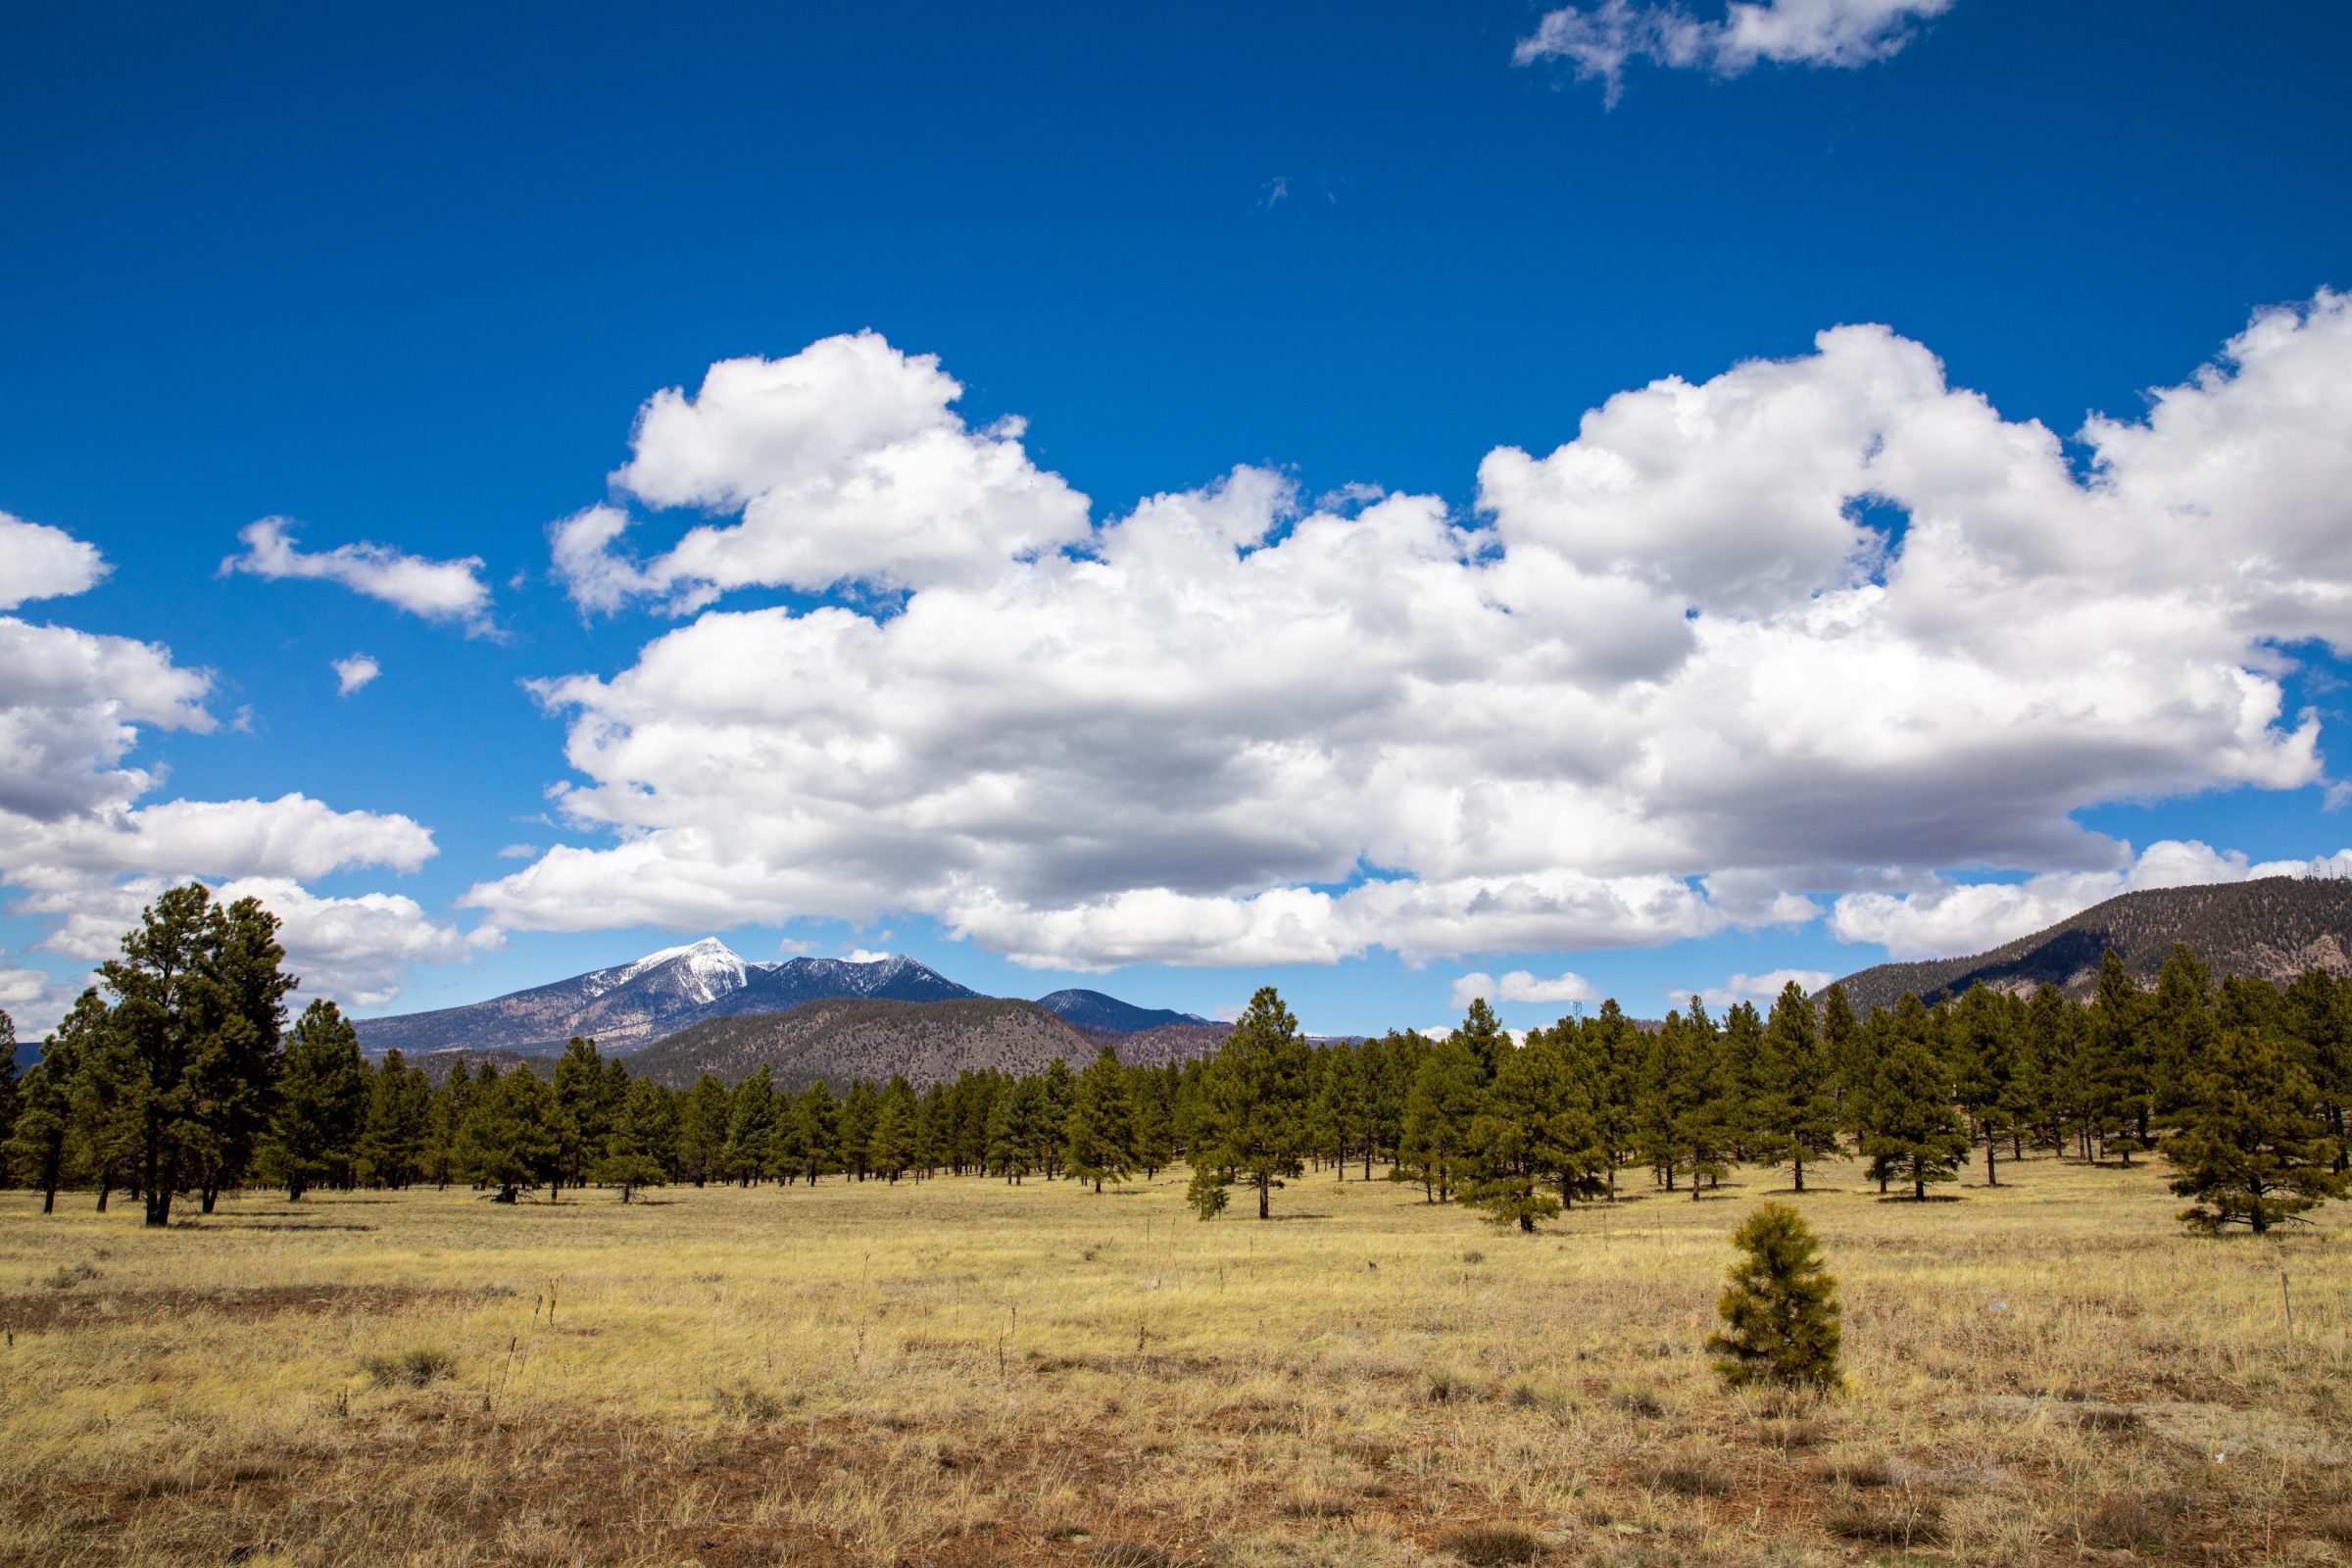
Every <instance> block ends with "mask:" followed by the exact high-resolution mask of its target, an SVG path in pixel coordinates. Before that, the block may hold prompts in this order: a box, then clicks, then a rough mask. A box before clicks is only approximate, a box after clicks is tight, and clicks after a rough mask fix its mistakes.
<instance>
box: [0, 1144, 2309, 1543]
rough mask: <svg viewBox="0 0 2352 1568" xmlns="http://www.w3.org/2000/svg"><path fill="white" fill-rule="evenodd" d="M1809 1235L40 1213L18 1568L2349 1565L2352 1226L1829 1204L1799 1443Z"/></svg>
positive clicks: (18, 1292) (842, 1214) (435, 1200)
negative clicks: (2248, 1229)
mask: <svg viewBox="0 0 2352 1568" xmlns="http://www.w3.org/2000/svg"><path fill="white" fill-rule="evenodd" d="M1780 1185H1781V1182H1780V1181H1779V1179H1778V1178H1776V1177H1775V1176H1773V1175H1771V1174H1769V1173H1760V1172H1747V1173H1744V1174H1743V1177H1742V1180H1741V1183H1740V1184H1738V1185H1734V1186H1731V1187H1728V1188H1727V1189H1726V1190H1725V1192H1724V1193H1723V1194H1722V1195H1721V1196H1719V1197H1712V1198H1710V1199H1709V1200H1708V1201H1703V1202H1692V1201H1690V1199H1689V1198H1688V1197H1687V1196H1676V1197H1671V1198H1669V1197H1666V1196H1663V1195H1660V1196H1654V1197H1653V1196H1644V1197H1642V1199H1641V1200H1640V1201H1626V1202H1621V1203H1619V1204H1617V1205H1615V1207H1614V1208H1611V1209H1601V1208H1593V1209H1584V1210H1580V1211H1579V1212H1577V1213H1576V1214H1575V1215H1573V1216H1572V1217H1570V1218H1568V1219H1566V1220H1564V1221H1562V1222H1560V1223H1559V1224H1557V1225H1555V1226H1554V1227H1552V1228H1551V1229H1549V1230H1548V1231H1547V1232H1546V1233H1545V1234H1544V1235H1541V1236H1538V1237H1533V1238H1527V1237H1520V1236H1515V1235H1498V1234H1495V1233H1494V1232H1493V1231H1491V1230H1489V1229H1488V1228H1487V1227H1485V1226H1483V1225H1481V1224H1478V1223H1477V1222H1476V1221H1475V1220H1474V1218H1473V1217H1472V1216H1470V1215H1468V1214H1465V1213H1463V1212H1461V1211H1459V1210H1455V1209H1450V1208H1437V1207H1431V1206H1427V1205H1425V1204H1423V1203H1422V1202H1421V1201H1420V1195H1419V1193H1418V1192H1417V1191H1416V1190H1413V1189H1407V1188H1401V1187H1396V1186H1391V1185H1388V1184H1386V1183H1378V1182H1375V1183H1372V1184H1369V1185H1366V1184H1361V1183H1357V1182H1352V1181H1350V1182H1348V1183H1346V1184H1344V1185H1343V1184H1339V1183H1335V1182H1334V1181H1333V1180H1332V1179H1331V1177H1330V1175H1329V1173H1328V1172H1326V1173H1324V1174H1323V1175H1321V1176H1310V1177H1307V1178H1304V1179H1302V1180H1299V1181H1296V1182H1293V1183H1292V1184H1291V1185H1290V1186H1289V1188H1288V1189H1287V1190H1286V1191H1284V1192H1282V1193H1281V1194H1279V1195H1277V1203H1276V1212H1277V1214H1278V1216H1279V1217H1278V1219H1277V1220H1276V1221H1275V1222H1272V1223H1264V1224H1261V1223H1258V1222H1256V1221H1255V1220H1252V1219H1249V1218H1244V1217H1228V1218H1225V1219H1221V1220H1218V1221H1216V1222H1214V1223H1211V1224H1205V1225H1204V1224H1201V1223H1199V1222H1197V1221H1195V1220H1193V1219H1192V1218H1191V1217H1190V1215H1189V1214H1188V1213H1187V1211H1186V1210H1185V1209H1184V1207H1183V1204H1182V1188H1183V1182H1182V1177H1181V1176H1177V1177H1174V1178H1170V1177H1166V1176H1163V1177H1162V1178H1161V1179H1160V1180H1159V1181H1157V1182H1154V1183H1152V1184H1150V1185H1149V1186H1146V1187H1141V1188H1137V1189H1131V1190H1128V1191H1125V1192H1120V1193H1116V1194H1112V1195H1106V1196H1103V1197H1100V1198H1098V1197H1096V1196H1094V1195H1092V1194H1091V1193H1087V1192H1083V1191H1080V1190H1078V1189H1076V1188H1074V1187H1072V1186H1069V1185H1067V1184H1049V1183H1031V1184H1029V1185H1027V1186H1024V1187H1020V1188H1010V1187H1006V1186H1005V1185H1003V1184H1002V1183H998V1182H994V1181H988V1180H980V1179H966V1180H943V1181H937V1182H932V1183H926V1184H923V1185H920V1186H917V1185H914V1184H905V1185H901V1186H898V1187H889V1186H879V1185H871V1184H869V1185H866V1186H862V1187H859V1186H854V1185H849V1184H845V1183H842V1182H840V1181H838V1180H834V1181H828V1182H826V1183H825V1184H823V1185H822V1186H820V1187H818V1188H817V1189H816V1190H814V1191H813V1192H812V1191H809V1190H808V1189H806V1188H793V1189H789V1190H779V1189H776V1188H774V1187H763V1188H760V1189H757V1190H754V1191H748V1192H747V1191H741V1190H736V1189H715V1188H714V1189H710V1190H705V1191H696V1190H693V1189H682V1190H677V1191H672V1192H665V1193H659V1194H655V1195H652V1196H653V1200H654V1201H646V1202H641V1203H634V1204H631V1205H629V1206H627V1207H625V1208H624V1207H622V1206H621V1205H619V1204H618V1203H617V1202H615V1201H613V1195H611V1194H606V1193H595V1192H591V1193H588V1194H585V1195H580V1196H578V1197H567V1198H566V1199H565V1201H564V1202H562V1203H561V1204H558V1205H553V1206H550V1205H548V1204H545V1203H538V1204H530V1203H526V1204H524V1205H521V1206H519V1207H515V1208H502V1207H498V1206H495V1205H492V1204H489V1203H486V1202H483V1201H479V1200H478V1199H477V1198H476V1197H475V1196H474V1195H472V1194H468V1193H461V1192H450V1193H438V1194H437V1193H433V1192H429V1191H427V1192H417V1193H410V1194H355V1195H351V1196H336V1195H321V1196H319V1197H316V1198H312V1199H307V1200H305V1201H303V1202H301V1203H300V1204H288V1203H286V1202H285V1201H282V1199H277V1198H273V1197H272V1196H270V1195H268V1194H253V1195H248V1196H246V1197H244V1198H242V1199H240V1200H234V1201H224V1202H223V1205H222V1209H221V1213H219V1214H218V1215H215V1216H211V1217H209V1218H203V1219H192V1220H191V1221H190V1222H188V1223H186V1224H183V1225H175V1226H174V1227H172V1229H171V1230H169V1231H168V1232H163V1233H157V1234H149V1233H145V1232H143V1231H142V1230H141V1229H140V1228H139V1226H138V1224H137V1220H136V1215H135V1205H132V1204H129V1203H118V1205H117V1207H116V1211H115V1212H114V1213H112V1214H109V1215H97V1214H94V1213H92V1212H90V1211H89V1199H88V1197H87V1196H86V1195H84V1196H78V1197H73V1198H70V1199H68V1200H65V1201H64V1203H63V1207H62V1210H61V1212H60V1213H59V1214H58V1215H56V1216H54V1217H49V1218H44V1217H42V1216H41V1215H40V1214H39V1213H38V1212H37V1206H38V1204H37V1199H34V1198H30V1197H28V1196H27V1195H25V1194H22V1193H7V1194H0V1327H4V1328H5V1331H6V1337H7V1345H6V1348H5V1349H0V1367H4V1368H5V1377H4V1378H0V1389H4V1393H0V1445H4V1447H5V1453H6V1456H7V1462H6V1464H5V1466H0V1562H5V1563H8V1564H18V1563H24V1564H34V1563H38V1564H76V1563H87V1564H151V1563H153V1564H160V1563H173V1564H179V1563H223V1562H243V1563H248V1564H252V1565H255V1568H261V1565H264V1564H271V1563H279V1562H285V1563H301V1564H315V1565H329V1564H357V1563H417V1564H426V1563H431V1564H465V1563H485V1564H486V1563H530V1564H548V1565H558V1564H607V1563H612V1564H623V1563H644V1564H655V1563H662V1564H670V1563H688V1562H699V1563H702V1564H705V1565H708V1568H721V1565H734V1564H755V1563H757V1564H768V1563H809V1564H815V1563H845V1564H847V1563H855V1564H871V1565H892V1564H898V1563H910V1564H930V1563H941V1564H973V1565H977V1564H993V1563H1039V1564H1042V1563H1069V1564H1106V1565H1128V1568H1146V1565H1159V1564H1165V1565H1177V1564H1192V1563H1201V1564H1223V1565H1232V1568H1248V1565H1255V1564H1264V1565H1275V1564H1310V1563H1312V1564H1321V1563H1334V1564H1362V1565H1366V1568H1373V1565H1393V1568H1402V1565H1408V1564H1419V1563H1451V1562H1470V1563H1482V1562H1512V1561H1528V1560H1533V1561H1539V1562H1547V1563H1591V1564H1609V1565H1634V1564H1668V1563H1776V1564H1790V1565H1794V1564H1803V1563H1844V1562H1938V1563H1953V1562H1958V1563H1971V1564H1976V1563H1987V1564H1991V1563H2028V1562H2047V1561H2063V1562H2072V1561H2105V1562H2125V1561H2132V1560H2147V1561H2178V1562H2200V1563H2206V1562H2222V1563H2258V1562H2259V1563H2272V1562H2277V1563H2288V1562H2326V1561H2344V1560H2352V1463H2348V1462H2347V1461H2352V1209H2348V1208H2346V1207H2345V1206H2344V1205H2338V1206H2336V1207H2335V1208H2334V1209H2330V1210H2323V1211H2321V1215H2320V1223H2319V1224H2317V1225H2314V1226H2311V1227H2309V1228H2307V1229H2305V1230H2304V1231H2303V1232H2302V1233H2300V1234H2297V1235H2295V1236H2292V1237H2289V1238H2286V1239H2284V1240H2281V1241H2277V1242H2260V1243H2257V1242H2253V1241H2250V1240H2237V1241H2226V1242H2219V1243H2217V1242H2212V1241H2203V1240H2197V1239H2193V1238H2189V1237H2186V1236H2183V1235H2181V1234H2180V1233H2179V1231H2178V1230H2177V1228H2176V1227H2175V1225H2174V1224H2173V1221H2172V1215H2173V1212H2174V1210H2175V1209H2176V1208H2177V1207H2179V1206H2180V1205H2179V1203H2178V1201H2175V1200H2173V1199H2171V1198H2170V1197H2169V1196H2168V1195H2167V1194H2165V1193H2164V1191H2163V1188H2162V1179H2161V1177H2160V1175H2158V1174H2157V1173H2155V1172H2152V1171H2147V1170H2133V1171H2120V1170H2112V1169H2100V1170H2088V1169H2083V1168H2081V1167H2078V1166H2074V1165H2065V1164H2060V1163H2057V1162H2054V1161H2052V1160H2049V1159H2040V1160H2034V1161H2029V1162H2027V1163H2026V1164H2024V1165H2022V1166H2020V1167H2017V1169H2016V1172H2015V1184H2014V1185H2013V1186H2004V1187H2003V1188H2001V1189H2000V1190H1998V1191H1988V1190H1985V1189H1984V1188H1982V1187H1978V1186H1974V1185H1970V1186H1964V1187H1962V1188H1960V1189H1959V1190H1958V1193H1959V1201H1947V1202H1934V1203H1930V1204H1927V1205H1924V1206H1922V1205H1915V1204H1910V1203H1888V1202H1881V1201H1878V1200H1877V1196H1876V1193H1875V1191H1872V1190H1867V1189H1866V1188H1865V1186H1864V1184H1863V1183H1862V1181H1861V1179H1860V1176H1859V1174H1858V1172H1856V1171H1855V1170H1853V1169H1851V1168H1837V1167H1832V1168H1829V1169H1826V1170H1824V1171H1822V1172H1821V1173H1820V1185H1821V1186H1822V1188H1823V1189H1824V1190H1822V1191H1818V1192H1812V1193H1808V1194H1806V1195H1805V1196H1804V1197H1802V1198H1801V1199H1797V1200H1795V1201H1797V1202H1798V1203H1800V1204H1801V1206H1802V1207H1803V1209H1804V1211H1805V1212H1806V1214H1807V1215H1808V1216H1809V1217H1810V1218H1811V1219H1812V1221H1813V1223H1814V1224H1815V1226H1816V1227H1817V1228H1818V1229H1819V1230H1820V1232H1821V1233H1822V1236H1823V1238H1824V1242H1825V1246H1826V1250H1827V1253H1828V1256H1829V1259H1830V1262H1831V1265H1832V1267H1833V1269H1834V1270H1835V1271H1836V1273H1837V1274H1838V1279H1839V1281H1840V1291H1841V1295H1842V1298H1843V1300H1844V1303H1845V1312H1846V1345H1847V1352H1848V1353H1847V1361H1848V1382H1849V1387H1848V1389H1847V1391H1846V1392H1845V1393H1844V1394H1843V1395H1842V1396H1841V1397H1837V1398H1835V1399H1832V1400H1829V1401H1826V1402H1822V1403H1818V1404H1808V1403H1797V1402H1787V1403H1784V1402H1776V1401H1774V1400H1772V1399H1759V1398H1753V1397H1733V1396H1731V1395H1727V1394H1726V1393H1724V1392H1722V1391H1721V1390H1720V1389H1719V1388H1718V1387H1717V1385H1716V1382H1715V1380H1714V1378H1713V1377H1712V1376H1711V1374H1710V1373H1709V1371H1708V1368H1707V1363H1706V1358H1705V1355H1704V1352H1703V1351H1702V1349H1701V1348H1700V1342H1701V1340H1702V1339H1703V1338H1704V1336H1705V1334H1706V1333H1707V1332H1708V1330H1709V1328H1710V1327H1711V1326H1712V1322H1713V1304H1714V1299H1715V1296H1716V1292H1717V1290H1718V1288H1719V1285H1720V1282H1721V1279H1722V1276H1723V1273H1724V1270H1725V1268H1726V1266H1727V1265H1728V1263H1729V1262H1730V1250H1729V1248H1728V1246H1727V1244H1726V1237H1727V1236H1728V1234H1729V1232H1730V1231H1731V1229H1732V1228H1733V1226H1734V1225H1736V1224H1737V1223H1738V1221H1739V1220H1740V1218H1741V1217H1742V1216H1744V1215H1745V1214H1746V1212H1747V1211H1748V1210H1749V1209H1750V1208H1751V1207H1752V1206H1753V1203H1754V1202H1755V1201H1756V1200H1758V1199H1759V1198H1761V1197H1762V1196H1764V1195H1765V1194H1766V1193H1767V1192H1768V1191H1771V1190H1774V1189H1777V1188H1778V1187H1779V1186H1780ZM1946 1191H1947V1192H1950V1191H1952V1190H1951V1189H1948V1188H1947V1189H1946ZM2282 1269H2283V1270H2284V1271H2286V1274H2287V1276H2288V1281H2287V1289H2288V1292H2289V1293H2290V1295H2291V1300H2292V1306H2293V1314H2294V1319H2293V1328H2292V1331H2291V1333H2290V1331H2289V1328H2288V1325H2287V1322H2286V1316H2285V1310H2284V1305H2285V1303H2284V1302H2283V1301H2282V1299H2281V1282H2280V1271H2281V1270H2282Z"/></svg>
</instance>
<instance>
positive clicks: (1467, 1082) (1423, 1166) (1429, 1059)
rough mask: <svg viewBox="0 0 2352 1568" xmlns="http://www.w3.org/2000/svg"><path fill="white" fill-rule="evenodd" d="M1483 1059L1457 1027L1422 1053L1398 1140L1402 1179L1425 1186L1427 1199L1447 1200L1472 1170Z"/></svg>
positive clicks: (1398, 1175) (1398, 1172) (1406, 1099)
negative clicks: (1472, 1139)
mask: <svg viewBox="0 0 2352 1568" xmlns="http://www.w3.org/2000/svg"><path fill="white" fill-rule="evenodd" d="M1481 1088H1482V1086H1481V1084H1480V1081H1479V1066H1478V1057H1477V1055H1476V1054H1473V1052H1472V1051H1471V1049H1470V1045H1469V1044H1468V1043H1467V1042H1466V1041H1464V1040H1463V1038H1462V1036H1461V1031H1459V1030H1456V1031H1454V1032H1453V1033H1452V1034H1449V1035H1447V1036H1446V1038H1445V1039H1444V1040H1440V1041H1437V1042H1435V1043H1434V1044H1432V1045H1431V1046H1430V1047H1429V1049H1428V1050H1427V1051H1425V1052H1423V1053H1421V1055H1420V1063H1419V1065H1418V1066H1416V1067H1415V1068H1414V1070H1413V1078H1412V1085H1411V1087H1410V1088H1409V1089H1407V1090H1406V1091H1405V1096H1404V1119H1403V1124H1402V1127H1401V1129H1400V1130H1399V1132H1398V1135H1397V1168H1396V1170H1395V1171H1393V1172H1392V1173H1391V1174H1392V1175H1393V1176H1395V1177H1396V1178H1397V1180H1399V1181H1416V1182H1419V1183H1420V1184H1421V1194H1422V1197H1423V1198H1425V1199H1427V1200H1428V1201H1432V1202H1439V1203H1443V1202H1447V1201H1450V1200H1451V1199H1452V1197H1453V1188H1454V1183H1455V1181H1456V1179H1457V1178H1458V1177H1461V1176H1464V1175H1466V1174H1468V1166H1469V1163H1470V1125H1471V1122H1472V1121H1473V1120H1474V1119H1475V1118H1476V1117H1477V1115H1478V1101H1479V1095H1480V1092H1481Z"/></svg>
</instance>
